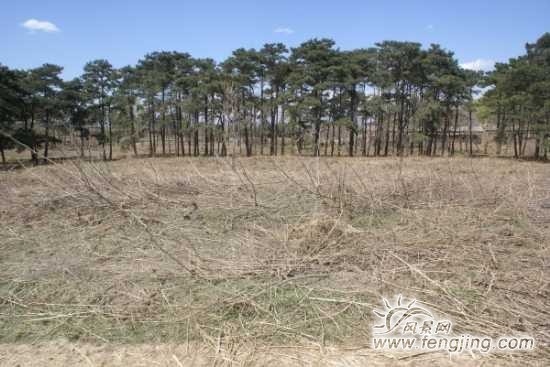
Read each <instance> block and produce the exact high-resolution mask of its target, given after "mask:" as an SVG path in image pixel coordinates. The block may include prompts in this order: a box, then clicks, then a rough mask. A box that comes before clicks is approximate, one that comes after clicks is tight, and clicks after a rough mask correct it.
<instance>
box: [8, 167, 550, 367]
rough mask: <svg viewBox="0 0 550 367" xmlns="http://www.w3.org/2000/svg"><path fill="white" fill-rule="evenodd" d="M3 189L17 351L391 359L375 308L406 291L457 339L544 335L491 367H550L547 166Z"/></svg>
mask: <svg viewBox="0 0 550 367" xmlns="http://www.w3.org/2000/svg"><path fill="white" fill-rule="evenodd" d="M0 195H1V197H0V208H1V209H0V221H1V223H2V227H1V229H0V238H1V244H0V254H1V257H0V263H1V267H0V279H1V280H0V341H1V342H4V343H25V344H28V343H47V342H49V341H51V340H69V341H70V342H78V343H93V344H97V345H107V344H106V343H131V344H133V343H145V344H143V345H151V344H156V343H178V344H179V345H180V346H181V345H196V344H197V343H198V344H199V345H201V346H202V347H205V348H209V350H210V351H211V352H212V353H213V355H215V356H216V355H217V356H220V355H221V354H220V353H222V354H223V353H226V355H231V353H232V352H231V351H234V350H243V348H244V350H246V351H247V352H246V353H249V354H250V353H256V352H257V351H259V350H267V349H266V348H268V349H269V348H271V349H269V350H271V351H273V350H274V349H273V348H274V346H281V345H285V346H291V345H293V346H300V347H301V348H305V347H312V348H314V350H316V351H318V352H319V351H324V350H325V348H330V347H334V348H339V350H342V348H360V350H363V352H362V353H367V354H368V355H371V356H372V355H373V354H374V355H375V357H373V358H375V359H374V360H373V363H374V361H379V362H380V363H381V364H384V363H386V362H388V363H389V362H391V358H394V357H392V356H384V355H380V354H376V353H374V352H373V351H370V350H368V348H369V345H370V341H369V340H370V339H369V338H370V337H371V332H370V330H371V327H372V323H373V317H372V315H373V314H372V310H373V309H374V308H378V307H379V305H380V301H381V297H382V296H386V297H392V296H393V295H396V294H403V295H404V296H407V297H410V298H418V299H419V300H421V301H423V302H424V303H425V304H427V305H429V307H431V308H432V309H433V310H436V311H437V312H438V313H439V314H441V315H443V316H445V317H446V318H449V319H452V320H453V321H454V325H455V331H456V332H459V333H460V332H468V333H470V334H483V335H490V336H497V335H511V334H518V333H519V334H527V335H532V336H533V337H535V338H536V340H537V350H536V351H535V352H533V353H526V354H524V355H522V356H521V359H518V357H517V356H514V355H495V354H493V355H490V356H488V357H482V358H481V357H479V358H481V359H480V360H477V361H478V362H479V361H481V362H480V363H485V362H489V363H490V364H494V363H496V364H502V365H513V364H515V363H516V362H518V363H519V362H521V364H531V365H544V364H547V363H549V361H550V351H549V343H550V332H549V330H550V324H549V323H548V319H549V315H550V301H549V299H550V297H549V296H550V288H549V284H550V275H549V269H548V267H549V265H548V263H549V260H550V252H549V249H548V246H549V244H550V170H549V168H548V165H545V164H540V163H532V162H516V161H509V160H498V159H474V160H469V159H463V158H440V159H437V158H436V159H422V158H407V159H405V160H402V161H400V160H398V159H393V158H388V159H360V158H358V159H349V158H342V159H334V160H333V159H313V158H297V157H294V158H277V159H271V158H253V159H234V160H233V159H231V158H227V159H202V158H199V159H187V158H179V159H178V158H165V159H162V158H159V159H142V160H134V159H127V160H120V161H117V162H113V163H80V162H78V161H75V162H67V163H65V164H62V165H61V164H57V165H50V166H45V167H37V168H32V169H25V170H20V171H17V172H4V173H0ZM7 345H8V346H9V345H11V344H7ZM3 348H5V347H3ZM90 348H92V349H93V347H90ZM98 348H99V347H98ZM128 348H129V347H128ZM148 348H149V347H148ZM165 348H168V347H165ZM364 348H367V349H366V350H365V349H364ZM8 349H9V347H8ZM13 350H14V351H15V349H13ZM303 350H305V349H303ZM303 350H302V352H303ZM167 353H168V352H167ZM227 353H229V354H227ZM246 353H245V354H246ZM265 353H267V352H265ZM292 353H294V352H292ZM292 353H290V354H292ZM15 354H17V353H16V352H14V355H15ZM321 354H323V353H321ZM329 354H330V353H329ZM1 355H2V354H0V356H1ZM167 355H168V358H171V357H170V354H167ZM246 355H248V354H246ZM264 355H265V354H264ZM323 355H326V354H323ZM342 355H344V354H342ZM354 355H357V354H354ZM376 356H378V357H376ZM7 358H9V356H8V357H7ZM239 358H240V357H239ZM296 358H298V357H296ZM353 358H355V357H353ZM376 358H379V359H376ZM407 358H408V359H407V361H408V363H409V364H411V363H412V364H411V365H414V364H415V363H418V364H419V365H421V364H422V363H423V362H422V361H425V360H424V359H425V358H426V357H425V356H417V357H415V356H413V357H407ZM423 358H424V359H423ZM428 358H432V357H428ZM434 358H435V357H434ZM438 358H439V357H438ZM306 359H307V358H306ZM394 359H395V358H394ZM83 360H84V359H83ZM252 360H256V361H260V362H261V361H262V360H261V359H254V358H252ZM291 360H294V359H292V358H290V359H289V360H287V361H286V362H285V363H290V361H291ZM314 360H315V358H313V359H310V360H309V361H310V362H311V363H310V364H316V363H317V364H322V363H321V362H320V361H317V362H315V361H314ZM442 360H443V359H441V361H442ZM239 361H240V362H239V363H241V364H246V363H245V362H246V358H245V359H242V358H240V359H239ZM243 361H244V362H243ZM0 362H1V360H0ZM225 362H228V361H227V360H226V361H225ZM264 362H265V360H264ZM352 362H353V360H349V361H348V364H350V365H353V364H352ZM356 362H357V361H356ZM356 362H353V363H356ZM82 363H85V362H82ZM170 363H175V362H174V360H172V361H171V362H170ZM182 363H186V364H188V363H187V362H182ZM220 363H221V362H220ZM327 363H328V362H327ZM357 363H359V362H357ZM388 363H386V364H388ZM441 363H443V362H441ZM476 363H477V362H476ZM260 364H265V363H260ZM361 364H362V363H361ZM389 364H391V363H389ZM438 364H439V363H438ZM459 364H461V362H460V363H459ZM174 365H177V364H174ZM297 365H299V364H297ZM306 365H307V363H306ZM334 365H337V364H334ZM342 365H344V364H343V363H342ZM476 365H477V364H476Z"/></svg>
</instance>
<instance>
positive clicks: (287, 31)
mask: <svg viewBox="0 0 550 367" xmlns="http://www.w3.org/2000/svg"><path fill="white" fill-rule="evenodd" d="M273 32H274V33H284V34H292V33H294V30H293V29H292V28H288V27H278V28H275V29H274V30H273Z"/></svg>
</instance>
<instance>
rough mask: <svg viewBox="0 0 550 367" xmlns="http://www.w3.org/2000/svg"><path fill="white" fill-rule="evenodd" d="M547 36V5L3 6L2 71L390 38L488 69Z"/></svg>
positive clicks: (246, 0)
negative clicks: (434, 46)
mask: <svg viewBox="0 0 550 367" xmlns="http://www.w3.org/2000/svg"><path fill="white" fill-rule="evenodd" d="M544 32H550V1H549V0H538V1H536V0H523V1H519V0H517V1H512V0H500V1H497V0H485V1H484V0H477V1H472V0H462V1H458V2H455V1H444V0H439V1H436V0H426V1H419V0H408V1H407V0H394V1H391V2H385V1H379V0H378V1H374V0H339V1H323V0H317V1H313V0H305V1H299V0H294V1H290V0H272V1H261V0H256V1H253V0H242V1H236V0H234V1H231V0H227V1H221V0H200V1H191V0H180V1H176V0H153V1H142V0H133V1H123V0H118V1H117V0H111V1H106V0H94V1H79V0H57V1H54V0H41V1H38V0H34V1H29V0H18V1H9V0H6V1H5V2H4V3H3V4H2V6H1V8H0V35H2V41H1V46H0V63H2V64H5V65H8V66H10V67H14V68H31V67H36V66H39V65H41V64H43V63H46V62H50V63H55V64H59V65H62V66H64V67H65V71H64V75H63V76H64V77H65V78H72V77H74V76H77V75H79V74H80V73H81V71H82V67H83V65H84V64H85V63H86V62H87V61H90V60H93V59H97V58H106V59H108V60H109V61H111V63H112V64H113V65H114V66H116V67H121V66H124V65H127V64H135V63H136V62H137V60H138V59H139V58H140V57H142V56H143V55H144V54H145V53H147V52H152V51H158V50H170V51H171V50H177V51H185V52H189V53H191V54H192V55H193V56H196V57H212V58H214V59H216V60H218V61H221V60H223V59H224V58H225V57H227V56H228V55H230V54H231V52H232V50H234V49H235V48H238V47H247V48H248V47H261V46H262V45H263V44H264V43H266V42H275V41H277V42H284V43H286V44H287V45H289V46H296V45H298V44H299V43H300V42H302V41H305V40H307V39H309V38H312V37H329V38H332V39H334V40H335V41H336V43H337V46H338V47H340V48H342V49H352V48H358V47H369V46H372V45H374V43H375V42H379V41H382V40H388V39H393V40H408V41H417V42H421V43H422V44H424V45H425V46H428V45H429V44H430V43H439V44H441V45H442V46H443V47H445V48H447V49H450V50H452V51H454V52H455V55H456V57H457V58H458V59H459V60H460V62H461V63H464V64H467V65H469V66H470V67H481V68H487V67H488V66H489V65H490V64H491V63H492V62H493V61H506V60H507V59H508V58H510V57H514V56H517V55H519V54H521V53H522V52H523V47H524V44H525V42H533V41H534V40H536V39H537V38H538V37H539V36H540V35H542V34H543V33H544Z"/></svg>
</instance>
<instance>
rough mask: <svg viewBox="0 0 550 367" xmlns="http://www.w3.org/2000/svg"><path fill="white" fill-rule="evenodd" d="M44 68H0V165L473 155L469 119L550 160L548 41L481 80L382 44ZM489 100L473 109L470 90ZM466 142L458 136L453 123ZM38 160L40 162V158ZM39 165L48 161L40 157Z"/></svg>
mask: <svg viewBox="0 0 550 367" xmlns="http://www.w3.org/2000/svg"><path fill="white" fill-rule="evenodd" d="M62 70H63V68H62V67H61V66H58V65H53V64H44V65H42V66H40V67H38V68H34V69H30V70H13V69H10V68H8V67H6V66H2V65H1V64H0V132H1V135H0V153H1V154H2V160H3V161H4V162H5V150H7V149H19V150H22V149H26V150H28V151H29V152H30V154H31V159H32V161H33V162H35V164H38V163H39V161H40V160H41V159H44V160H47V159H48V154H49V153H48V152H49V149H50V146H51V145H52V144H59V143H61V142H63V141H64V140H65V137H67V136H72V137H76V140H77V141H78V146H79V150H80V156H82V157H85V156H86V154H87V152H86V146H89V142H90V140H93V141H94V142H95V144H96V146H98V147H99V150H100V154H101V156H102V158H103V159H104V160H110V159H112V158H113V144H118V145H120V146H121V147H122V148H124V149H129V150H131V151H133V153H134V154H135V155H138V154H139V150H140V149H139V147H138V146H145V147H146V151H147V154H148V155H150V156H155V155H157V154H163V155H166V154H174V155H177V156H186V155H190V156H199V155H203V156H210V155H220V156H226V155H228V154H242V155H246V156H252V155H254V154H269V155H277V154H287V153H290V151H291V150H292V152H296V153H298V154H312V155H315V156H318V155H328V156H339V155H348V156H354V155H363V156H368V155H372V156H387V155H391V154H393V155H398V156H401V155H409V154H420V155H427V156H431V155H453V154H455V153H456V151H457V150H458V149H459V148H458V147H457V139H462V140H463V141H464V142H466V144H465V145H464V147H463V145H462V144H460V150H461V151H463V153H465V154H473V147H472V141H473V140H474V139H473V136H472V135H473V132H472V120H473V118H472V114H473V113H474V112H475V113H477V114H479V115H480V116H481V117H483V118H484V119H487V120H490V121H494V122H495V124H496V131H497V133H496V138H495V140H496V142H497V144H498V146H499V148H498V149H500V146H501V145H502V144H503V143H506V142H507V140H509V139H511V140H512V141H513V147H514V155H515V156H516V157H521V156H523V155H524V152H525V146H526V141H527V140H528V139H531V138H533V139H535V140H536V149H535V156H536V157H537V158H541V157H544V158H546V157H547V151H548V148H549V144H548V141H549V134H550V33H546V34H544V35H543V36H542V37H541V38H540V39H538V40H537V41H536V42H535V43H533V44H527V45H526V54H525V55H523V56H521V57H518V58H515V59H510V61H509V62H508V63H502V64H497V65H496V68H495V70H494V71H492V72H489V73H482V72H476V71H472V70H466V69H464V68H462V67H461V66H460V65H459V63H458V61H457V60H456V59H455V58H454V54H453V52H451V51H448V50H446V49H444V48H442V47H441V46H439V45H436V44H432V45H431V46H430V47H429V48H426V49H424V48H423V47H422V45H421V44H419V43H414V42H398V41H384V42H380V43H377V44H376V45H375V46H374V47H371V48H363V49H355V50H351V51H346V50H340V49H338V48H336V46H335V43H334V41H332V40H330V39H311V40H308V41H306V42H304V43H302V44H301V45H299V46H298V47H294V48H291V49H289V48H287V47H286V46H285V45H284V44H282V43H269V44H265V45H264V46H263V47H262V48H261V49H244V48H239V49H237V50H235V51H234V52H233V53H232V55H231V56H230V57H228V58H227V59H226V60H224V61H223V62H220V63H217V62H215V61H214V60H212V59H209V58H194V57H192V56H191V55H190V54H188V53H183V52H176V51H173V52H166V51H162V52H153V53H149V54H147V55H145V56H144V57H143V58H142V59H141V60H139V61H138V62H137V64H136V65H134V66H126V67H123V68H120V69H116V68H114V67H113V66H112V65H111V64H110V63H109V62H108V61H107V60H94V61H91V62H89V63H87V64H86V65H85V66H84V70H83V74H82V75H81V76H80V77H78V78H75V79H73V80H69V81H64V80H62V78H61V76H60V75H61V73H62ZM480 87H485V88H487V89H488V91H487V92H486V93H485V94H484V96H483V97H481V98H480V99H479V100H476V99H475V98H474V96H475V94H476V91H477V90H478V89H479V88H480ZM463 115H466V116H468V118H467V121H468V129H467V130H464V129H459V119H460V116H463ZM39 152H41V154H39ZM39 156H42V157H39Z"/></svg>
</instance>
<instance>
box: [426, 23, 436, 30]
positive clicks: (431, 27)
mask: <svg viewBox="0 0 550 367" xmlns="http://www.w3.org/2000/svg"><path fill="white" fill-rule="evenodd" d="M426 30H427V31H433V30H434V25H433V24H428V25H427V26H426Z"/></svg>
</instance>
